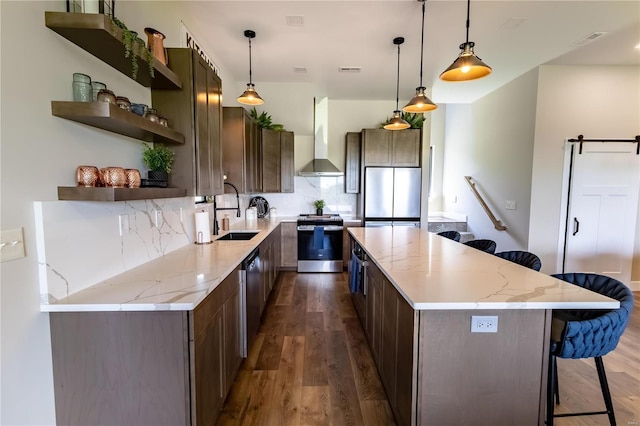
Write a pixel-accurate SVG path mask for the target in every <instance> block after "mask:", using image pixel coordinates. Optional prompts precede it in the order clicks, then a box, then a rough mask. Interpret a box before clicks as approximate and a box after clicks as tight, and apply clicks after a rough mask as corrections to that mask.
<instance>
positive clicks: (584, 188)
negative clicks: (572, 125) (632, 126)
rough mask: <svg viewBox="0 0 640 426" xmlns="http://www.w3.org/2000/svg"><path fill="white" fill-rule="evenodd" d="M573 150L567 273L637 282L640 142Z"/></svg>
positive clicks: (566, 242)
mask: <svg viewBox="0 0 640 426" xmlns="http://www.w3.org/2000/svg"><path fill="white" fill-rule="evenodd" d="M579 151H580V150H579V149H578V146H574V147H573V159H572V171H571V184H570V193H569V205H568V209H567V227H566V234H565V253H564V262H563V272H592V273H598V274H602V275H607V276H610V277H612V278H616V279H618V280H620V281H622V282H624V283H626V284H627V285H628V284H629V281H630V279H631V265H632V260H633V246H634V240H635V238H636V235H637V230H636V229H635V228H636V220H637V214H638V212H637V209H638V191H639V187H640V155H637V154H636V144H634V143H624V142H606V143H601V142H600V143H598V142H590V143H584V144H583V146H582V153H579Z"/></svg>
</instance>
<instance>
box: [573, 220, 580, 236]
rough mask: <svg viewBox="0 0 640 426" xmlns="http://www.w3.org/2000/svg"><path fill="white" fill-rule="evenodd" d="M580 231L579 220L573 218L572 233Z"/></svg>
mask: <svg viewBox="0 0 640 426" xmlns="http://www.w3.org/2000/svg"><path fill="white" fill-rule="evenodd" d="M579 231H580V222H579V221H578V218H576V217H574V218H573V235H574V236H575V235H576V234H577V233H578V232H579Z"/></svg>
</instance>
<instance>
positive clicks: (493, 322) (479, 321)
mask: <svg viewBox="0 0 640 426" xmlns="http://www.w3.org/2000/svg"><path fill="white" fill-rule="evenodd" d="M471 332H472V333H497V332H498V317H497V316H477V315H472V316H471Z"/></svg>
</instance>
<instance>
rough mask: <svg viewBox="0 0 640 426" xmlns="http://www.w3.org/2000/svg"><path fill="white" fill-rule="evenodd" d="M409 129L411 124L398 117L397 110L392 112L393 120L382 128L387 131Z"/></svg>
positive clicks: (400, 116) (398, 112)
mask: <svg viewBox="0 0 640 426" xmlns="http://www.w3.org/2000/svg"><path fill="white" fill-rule="evenodd" d="M409 127H411V124H409V123H407V122H406V121H405V120H404V119H403V118H402V115H400V111H399V110H395V111H393V118H392V119H391V120H389V122H388V123H387V124H385V125H384V128H385V129H387V130H404V129H408V128H409Z"/></svg>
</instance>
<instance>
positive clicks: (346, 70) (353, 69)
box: [338, 67, 362, 72]
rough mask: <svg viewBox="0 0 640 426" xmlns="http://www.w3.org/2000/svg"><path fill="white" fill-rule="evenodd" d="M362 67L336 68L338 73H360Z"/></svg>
mask: <svg viewBox="0 0 640 426" xmlns="http://www.w3.org/2000/svg"><path fill="white" fill-rule="evenodd" d="M360 71H362V67H338V72H360Z"/></svg>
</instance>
